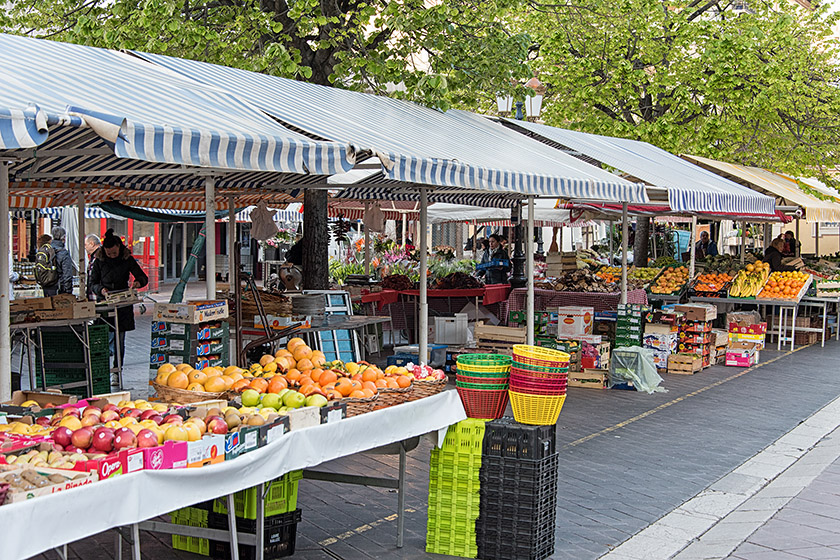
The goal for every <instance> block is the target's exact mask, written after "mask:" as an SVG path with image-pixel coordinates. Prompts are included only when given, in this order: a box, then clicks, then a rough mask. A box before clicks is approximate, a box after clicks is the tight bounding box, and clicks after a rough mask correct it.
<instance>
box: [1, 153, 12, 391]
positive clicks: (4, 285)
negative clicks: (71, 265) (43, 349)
mask: <svg viewBox="0 0 840 560" xmlns="http://www.w3.org/2000/svg"><path fill="white" fill-rule="evenodd" d="M0 254H3V255H5V256H4V258H5V259H6V265H5V268H8V267H9V263H8V259H9V258H10V257H11V251H10V249H9V162H8V161H0ZM10 288H11V286H10V284H9V275H8V274H6V273H3V274H0V401H2V402H5V401H7V400H9V399H11V398H12V333H11V329H10V328H9V319H10V317H9V289H10Z"/></svg>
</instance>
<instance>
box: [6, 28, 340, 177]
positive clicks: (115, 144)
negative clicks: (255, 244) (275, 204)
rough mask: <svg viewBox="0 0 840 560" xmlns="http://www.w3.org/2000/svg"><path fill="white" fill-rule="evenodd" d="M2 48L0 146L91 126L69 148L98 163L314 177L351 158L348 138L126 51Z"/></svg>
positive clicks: (14, 41)
mask: <svg viewBox="0 0 840 560" xmlns="http://www.w3.org/2000/svg"><path fill="white" fill-rule="evenodd" d="M0 52H2V53H3V57H2V60H0V75H2V76H3V78H2V80H0V150H3V149H5V150H17V149H24V148H34V147H40V146H43V145H44V144H45V143H47V141H48V139H49V138H50V137H51V136H52V135H53V132H54V129H57V128H61V127H67V126H69V127H71V128H75V129H78V130H83V131H90V132H93V133H95V134H94V135H89V136H87V142H86V144H87V145H85V143H84V142H83V143H80V142H78V141H77V142H76V144H75V145H77V147H78V149H79V150H81V151H80V152H79V155H80V156H84V155H85V154H87V155H88V159H97V160H100V161H101V160H103V159H104V160H108V157H107V156H108V155H111V156H112V157H111V158H110V160H114V158H113V155H116V156H117V158H126V159H131V160H139V161H143V162H153V163H157V164H174V165H187V166H196V167H203V168H214V169H224V170H239V171H250V172H273V173H277V172H282V173H299V174H306V175H320V176H324V175H331V174H334V173H338V172H342V171H346V170H348V169H350V168H351V167H352V165H353V163H354V154H353V151H352V150H351V149H350V148H349V146H348V145H347V144H339V143H335V142H319V141H314V140H312V139H310V138H307V137H306V136H304V135H302V134H299V133H296V132H293V131H291V130H289V129H287V128H285V127H283V126H282V125H280V124H279V123H277V122H276V121H274V120H273V119H271V118H270V117H269V116H268V115H265V114H264V113H262V112H261V111H259V109H257V108H256V107H255V106H253V105H251V104H250V103H248V102H246V101H244V100H243V99H242V98H241V97H238V96H237V95H236V94H235V93H233V92H225V91H222V90H219V89H217V88H208V87H205V86H203V85H201V84H199V83H197V82H194V81H192V80H189V79H187V78H185V77H183V76H179V75H177V74H175V73H173V72H169V71H166V70H165V69H163V68H161V67H160V66H157V65H153V64H149V63H148V62H146V61H143V60H141V59H139V58H137V57H134V56H132V55H130V54H126V53H120V52H116V51H109V50H104V49H97V48H92V47H85V46H81V45H71V44H65V43H58V42H55V41H45V40H39V39H32V38H28V37H19V36H13V35H4V34H0ZM77 136H78V135H77ZM77 140H78V138H77ZM92 140H96V142H91V141H92ZM104 147H107V148H108V151H107V152H106V151H105V150H104V149H103V148H104ZM85 149H86V150H87V152H85V151H84V150H85ZM108 152H110V154H109V153H108ZM110 160H108V161H110ZM131 169H132V167H131V166H130V165H125V164H123V165H122V167H121V168H120V173H115V176H123V175H130V174H126V173H124V172H125V171H126V170H131ZM42 172H43V170H42V169H40V168H38V174H39V175H40V174H42ZM145 172H146V173H148V169H147V170H145ZM21 175H22V177H26V174H25V173H21ZM97 176H98V177H101V176H102V175H97ZM13 180H15V179H13Z"/></svg>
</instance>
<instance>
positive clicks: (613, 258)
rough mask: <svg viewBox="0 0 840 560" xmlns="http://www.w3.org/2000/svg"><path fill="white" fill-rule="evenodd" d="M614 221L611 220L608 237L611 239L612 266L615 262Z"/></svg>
mask: <svg viewBox="0 0 840 560" xmlns="http://www.w3.org/2000/svg"><path fill="white" fill-rule="evenodd" d="M613 231H614V230H613V221H612V220H610V230H609V235H607V238H609V240H610V266H612V265H613V264H615V248H614V247H613Z"/></svg>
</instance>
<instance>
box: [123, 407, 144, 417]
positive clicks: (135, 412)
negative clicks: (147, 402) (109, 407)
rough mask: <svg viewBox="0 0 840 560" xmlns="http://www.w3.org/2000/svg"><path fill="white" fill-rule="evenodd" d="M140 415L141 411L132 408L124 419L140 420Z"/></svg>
mask: <svg viewBox="0 0 840 560" xmlns="http://www.w3.org/2000/svg"><path fill="white" fill-rule="evenodd" d="M142 415H143V411H142V410H140V409H139V408H132V409H131V410H129V411H128V413H127V414H126V417H128V418H140V417H141V416H142Z"/></svg>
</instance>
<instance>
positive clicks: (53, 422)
mask: <svg viewBox="0 0 840 560" xmlns="http://www.w3.org/2000/svg"><path fill="white" fill-rule="evenodd" d="M59 422H61V416H58V415H57V414H54V415H53V417H52V418H51V419H50V426H58V424H59Z"/></svg>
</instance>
